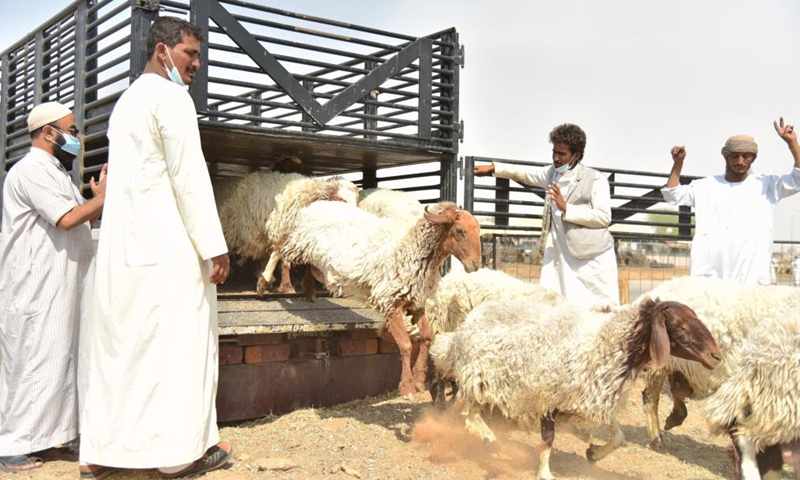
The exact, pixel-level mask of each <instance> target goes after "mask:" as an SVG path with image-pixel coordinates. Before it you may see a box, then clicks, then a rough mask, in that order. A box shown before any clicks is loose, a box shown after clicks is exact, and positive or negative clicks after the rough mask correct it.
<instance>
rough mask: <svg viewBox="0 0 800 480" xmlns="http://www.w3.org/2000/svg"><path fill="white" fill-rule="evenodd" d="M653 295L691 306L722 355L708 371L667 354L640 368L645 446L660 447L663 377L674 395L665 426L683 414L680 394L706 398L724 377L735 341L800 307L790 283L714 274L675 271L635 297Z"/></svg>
mask: <svg viewBox="0 0 800 480" xmlns="http://www.w3.org/2000/svg"><path fill="white" fill-rule="evenodd" d="M655 297H658V298H661V299H662V300H674V301H678V302H681V303H685V304H686V305H688V306H690V307H691V308H692V309H694V311H695V312H696V313H697V315H698V316H699V317H700V319H701V320H703V322H704V323H705V324H706V326H707V327H708V329H709V330H710V331H711V333H712V335H714V338H715V340H716V341H717V343H718V344H719V346H720V349H721V351H722V355H723V362H722V365H721V366H720V368H717V369H715V370H713V371H708V370H706V369H703V368H699V367H698V365H697V364H696V363H693V362H686V361H684V360H681V359H678V358H673V359H671V360H670V362H669V364H668V365H667V366H666V367H665V368H663V369H654V370H650V371H648V372H646V374H645V377H646V382H647V385H646V387H645V390H644V391H643V392H642V399H643V402H644V409H645V413H646V421H647V426H648V432H649V435H650V447H651V448H653V449H655V450H663V449H664V444H663V436H662V434H661V430H660V427H659V423H658V402H659V398H660V395H661V387H662V385H663V383H664V379H665V378H669V379H670V385H671V387H672V396H673V400H674V401H673V410H672V412H671V413H670V415H669V417H667V421H666V425H665V428H666V429H667V430H669V429H671V428H673V427H675V426H678V425H680V424H681V423H683V420H684V419H685V418H686V415H687V410H686V405H685V403H684V401H683V400H684V399H685V398H692V399H703V398H706V397H708V396H709V395H711V394H712V393H714V392H715V391H716V390H717V388H718V387H719V385H720V384H721V383H722V382H723V381H724V380H725V379H726V378H728V377H729V375H730V372H731V369H732V368H735V367H736V364H737V362H738V361H739V359H738V357H737V356H736V352H737V351H738V350H737V348H736V347H737V346H738V344H739V343H740V342H742V341H745V340H746V339H747V338H749V337H751V336H752V335H753V334H755V333H758V332H759V331H760V330H762V329H767V330H769V328H770V327H769V323H776V322H777V323H779V324H780V323H787V322H796V320H795V319H796V316H795V315H793V312H797V311H800V291H798V290H797V289H795V288H793V287H782V286H759V287H752V286H742V285H738V284H735V283H733V282H728V281H724V280H719V279H714V278H702V277H680V278H675V279H672V280H669V281H666V282H664V283H662V284H661V285H659V286H657V287H656V288H655V289H653V290H651V291H650V292H649V293H647V294H646V295H643V296H642V297H641V299H644V298H655ZM641 299H639V300H636V301H635V302H634V304H635V303H637V302H640V301H641Z"/></svg>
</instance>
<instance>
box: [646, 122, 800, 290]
mask: <svg viewBox="0 0 800 480" xmlns="http://www.w3.org/2000/svg"><path fill="white" fill-rule="evenodd" d="M773 124H774V126H775V131H777V132H778V135H779V136H780V137H781V138H782V139H783V140H784V141H785V142H786V144H787V145H788V146H789V151H790V152H791V153H792V156H793V157H794V168H793V169H792V171H791V172H790V173H789V174H786V175H764V174H755V173H753V172H751V171H750V166H751V165H752V164H753V162H755V160H756V156H757V155H758V145H757V144H756V142H755V141H754V140H753V138H752V137H750V136H748V135H735V136H733V137H731V138H729V139H728V141H727V142H725V146H724V147H722V156H723V157H724V158H725V175H715V176H711V177H706V178H702V179H699V180H695V181H693V182H692V183H690V184H689V185H679V178H680V174H681V169H682V168H683V161H684V159H685V158H686V149H685V148H684V147H672V161H673V166H672V171H671V172H670V175H669V180H668V181H667V186H666V187H665V188H663V189H662V190H661V193H662V194H663V195H664V199H665V200H666V201H667V202H668V203H670V204H672V205H690V206H692V207H694V212H695V234H694V240H693V241H692V253H691V271H690V274H691V275H692V276H697V277H716V278H722V279H726V280H731V281H734V282H737V283H740V284H742V285H768V284H769V283H770V281H771V279H770V273H771V272H770V260H771V251H772V228H773V224H774V223H775V206H776V205H777V204H778V202H779V201H780V200H781V199H783V198H786V197H788V196H791V195H794V194H795V193H797V192H798V191H800V145H798V143H797V133H796V132H795V131H794V127H793V126H792V125H788V124H786V125H784V121H783V118H781V119H780V123H778V122H773Z"/></svg>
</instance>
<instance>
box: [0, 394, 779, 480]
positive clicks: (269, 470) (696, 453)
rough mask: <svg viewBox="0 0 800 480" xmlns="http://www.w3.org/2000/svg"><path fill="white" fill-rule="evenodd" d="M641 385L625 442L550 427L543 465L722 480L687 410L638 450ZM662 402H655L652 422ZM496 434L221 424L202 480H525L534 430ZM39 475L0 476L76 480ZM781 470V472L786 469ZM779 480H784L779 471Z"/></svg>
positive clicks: (394, 426) (408, 411)
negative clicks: (486, 439)
mask: <svg viewBox="0 0 800 480" xmlns="http://www.w3.org/2000/svg"><path fill="white" fill-rule="evenodd" d="M641 385H642V384H641V382H639V383H637V384H636V385H635V386H634V388H633V389H631V391H630V395H629V400H628V404H627V407H626V409H625V411H624V413H623V415H622V417H621V423H622V428H623V431H624V432H625V436H626V437H627V444H626V445H625V446H623V447H622V448H620V449H618V450H617V451H615V452H614V453H612V454H611V455H610V456H608V457H607V458H605V459H603V460H601V461H600V462H598V463H597V464H596V465H594V466H592V465H590V464H589V463H588V462H587V461H586V458H585V457H584V451H585V450H586V448H587V446H588V445H587V440H588V439H589V437H590V435H591V434H596V437H595V438H597V439H603V440H605V438H607V437H606V436H605V432H604V429H597V430H593V431H592V432H582V431H579V430H570V428H569V427H562V426H560V425H559V426H557V427H556V439H555V445H554V451H553V455H552V457H551V467H552V470H553V474H554V475H555V476H556V477H557V478H561V479H597V480H634V479H692V480H694V479H697V480H701V479H702V480H712V479H714V480H716V479H725V478H731V475H732V468H731V464H730V461H729V460H728V457H727V455H726V454H725V445H727V441H726V440H725V439H723V438H711V437H709V435H708V434H707V432H706V428H705V425H704V423H703V421H702V419H701V418H700V416H699V414H698V413H697V411H698V408H699V406H700V402H693V403H690V404H689V417H688V418H687V420H686V423H684V425H682V426H681V427H678V428H676V429H674V430H672V431H670V432H666V433H665V440H666V442H667V445H668V448H669V452H668V453H656V452H653V451H651V450H649V449H648V448H647V447H646V444H647V440H646V437H647V433H646V429H645V426H644V417H643V415H642V413H641V400H640V396H639V391H641ZM669 408H671V403H670V401H669V399H668V397H667V396H663V397H662V406H661V411H660V414H661V418H662V424H663V419H664V417H665V416H666V415H667V414H668V412H669V410H668V409H669ZM489 423H490V425H491V426H492V428H493V429H494V431H495V433H497V434H498V445H497V448H496V450H494V451H490V450H489V449H487V447H486V446H484V445H482V444H481V443H480V442H479V441H477V440H476V439H474V438H472V437H471V436H469V435H468V434H467V433H465V432H464V430H463V427H462V425H463V424H462V422H461V420H460V418H459V415H458V414H457V413H453V412H444V413H442V412H439V411H437V410H435V409H433V408H432V406H431V404H430V397H429V396H428V395H427V394H419V395H418V397H417V398H415V399H414V400H413V401H411V402H409V401H407V400H405V399H403V398H401V397H398V396H397V395H395V394H394V393H387V394H384V395H381V396H378V397H373V398H368V399H364V400H359V401H356V402H351V403H348V404H344V405H340V406H337V407H333V408H322V409H306V410H298V411H295V412H293V413H291V414H287V415H282V416H269V417H265V418H263V419H259V420H255V421H250V422H246V423H240V424H236V425H229V426H223V427H222V428H221V434H222V437H223V438H224V439H226V440H228V441H230V442H231V443H232V444H233V448H234V456H233V461H232V462H231V463H230V464H229V466H228V467H227V468H226V469H224V470H219V471H216V472H211V473H208V474H206V475H205V476H203V477H201V478H204V479H208V480H246V479H267V478H269V479H281V480H290V479H292V480H301V479H330V480H352V479H359V478H360V479H365V480H366V479H389V480H391V479H398V480H405V479H408V480H411V479H415V480H416V479H441V480H485V479H496V480H510V479H535V478H536V468H537V464H538V460H537V457H536V450H535V446H536V444H537V443H538V442H539V436H538V433H536V434H531V433H526V432H523V431H520V430H517V429H515V428H513V427H511V426H509V425H508V424H506V423H505V422H503V421H502V420H500V419H490V422H489ZM44 458H45V460H46V463H45V465H44V467H42V468H41V469H38V470H35V471H31V472H27V473H23V474H18V475H13V476H12V475H6V476H4V477H3V478H13V479H16V480H23V479H35V480H53V479H62V478H78V472H77V468H78V466H77V463H76V459H75V457H74V455H70V454H68V453H62V452H56V451H52V450H51V451H48V452H46V453H45V455H44ZM787 468H788V467H787ZM111 478H112V479H136V480H146V479H158V478H160V476H159V475H158V473H157V472H156V471H155V470H142V471H130V472H123V473H119V474H116V475H115V476H113V477H111ZM783 478H792V477H791V472H790V471H788V470H785V471H784V472H783Z"/></svg>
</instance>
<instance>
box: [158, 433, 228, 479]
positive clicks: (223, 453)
mask: <svg viewBox="0 0 800 480" xmlns="http://www.w3.org/2000/svg"><path fill="white" fill-rule="evenodd" d="M225 447H227V450H225ZM231 454H233V448H231V445H230V444H229V443H228V442H219V443H218V444H216V445H214V446H213V447H211V448H209V449H208V450H206V453H204V454H203V456H202V457H200V460H198V461H196V462H194V463H192V464H191V465H189V466H188V467H186V468H184V469H183V470H181V471H179V472H175V473H163V472H162V473H161V478H183V477H188V476H189V475H200V474H201V473H206V472H210V471H212V470H216V469H218V468H222V467H223V466H224V465H225V464H226V463H228V460H230V458H231Z"/></svg>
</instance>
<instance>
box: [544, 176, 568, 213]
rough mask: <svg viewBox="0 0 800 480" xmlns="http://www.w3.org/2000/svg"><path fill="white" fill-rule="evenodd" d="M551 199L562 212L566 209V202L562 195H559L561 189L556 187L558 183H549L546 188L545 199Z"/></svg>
mask: <svg viewBox="0 0 800 480" xmlns="http://www.w3.org/2000/svg"><path fill="white" fill-rule="evenodd" d="M550 200H553V201H555V202H556V207H558V209H559V210H561V211H562V212H565V213H566V211H567V202H566V200H564V197H563V196H561V189H560V188H558V184H555V183H553V184H551V185H550V188H548V189H547V201H550Z"/></svg>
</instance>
